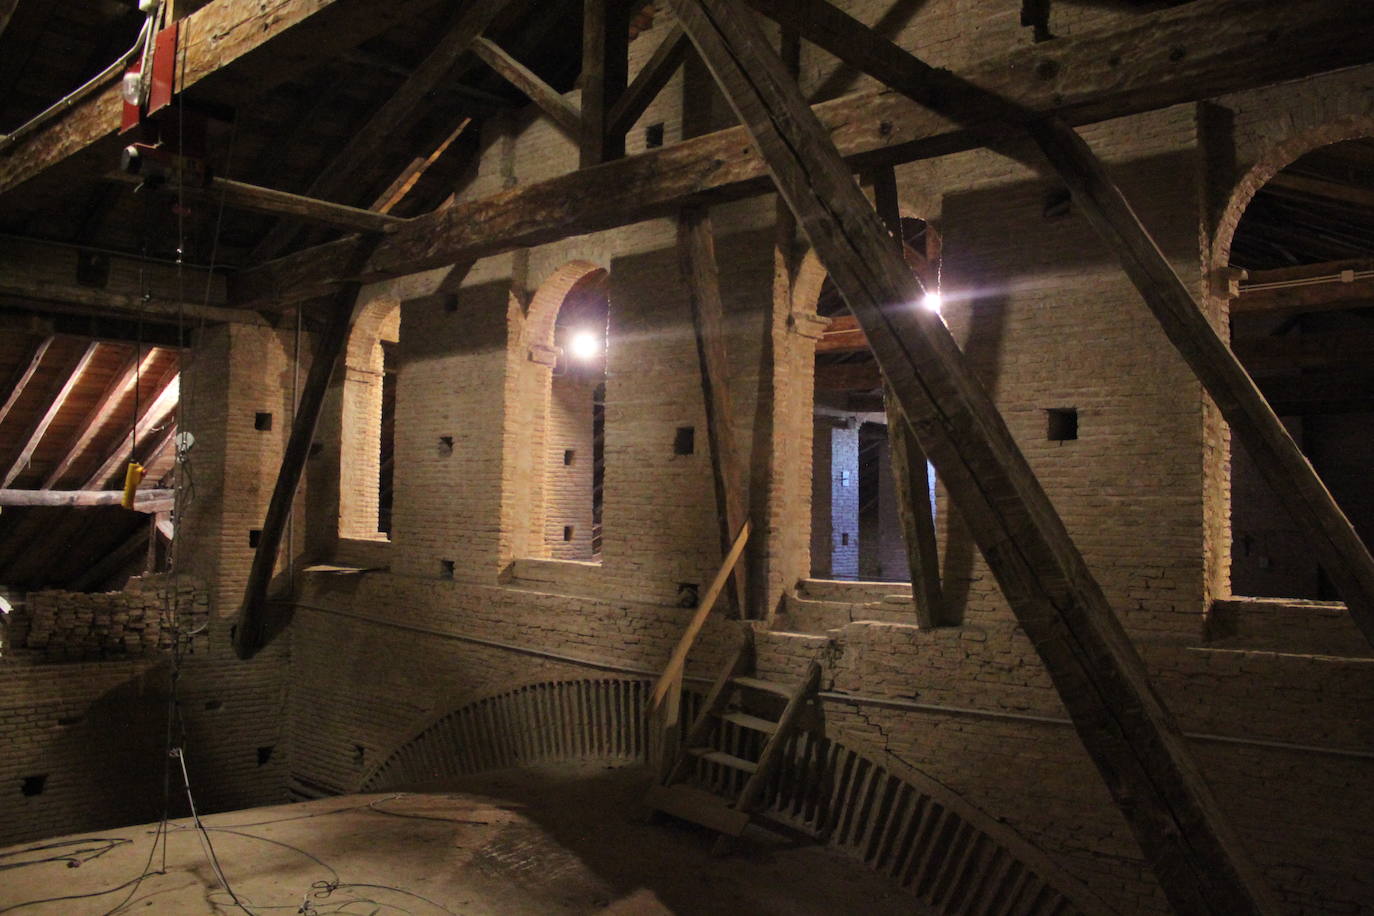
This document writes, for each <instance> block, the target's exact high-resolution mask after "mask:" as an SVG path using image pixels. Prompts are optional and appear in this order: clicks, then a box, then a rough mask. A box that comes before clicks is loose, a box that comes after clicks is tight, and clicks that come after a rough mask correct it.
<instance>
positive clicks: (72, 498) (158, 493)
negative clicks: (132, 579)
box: [0, 489, 176, 513]
mask: <svg viewBox="0 0 1374 916" xmlns="http://www.w3.org/2000/svg"><path fill="white" fill-rule="evenodd" d="M123 499H124V491H123V490H4V489H0V506H15V507H19V506H66V507H69V508H73V509H88V508H91V507H94V506H118V505H119V504H120V501H121V500H123ZM175 500H176V491H175V490H139V491H138V493H137V494H136V495H135V497H134V511H135V512H148V513H157V512H167V511H170V510H171V509H172V504H173V503H174V502H175Z"/></svg>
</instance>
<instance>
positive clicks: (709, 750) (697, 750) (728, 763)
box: [687, 747, 759, 773]
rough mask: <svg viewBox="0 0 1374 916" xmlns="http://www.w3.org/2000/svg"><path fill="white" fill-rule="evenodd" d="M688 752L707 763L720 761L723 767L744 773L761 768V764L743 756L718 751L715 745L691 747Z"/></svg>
mask: <svg viewBox="0 0 1374 916" xmlns="http://www.w3.org/2000/svg"><path fill="white" fill-rule="evenodd" d="M687 753H689V754H691V755H692V756H693V757H699V758H701V759H702V760H705V761H706V762H707V763H718V764H720V765H721V766H723V767H729V768H730V769H732V770H740V771H741V772H744V773H752V772H754V771H755V770H757V769H758V768H759V765H758V764H757V763H755V762H754V761H752V760H745V759H744V758H742V757H736V756H734V755H733V754H727V753H725V752H724V751H718V750H716V749H715V748H713V747H689V748H688V749H687Z"/></svg>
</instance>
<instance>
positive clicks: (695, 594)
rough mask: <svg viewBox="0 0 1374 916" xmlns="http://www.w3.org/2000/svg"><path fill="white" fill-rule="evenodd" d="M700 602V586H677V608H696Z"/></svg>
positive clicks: (684, 584) (692, 584)
mask: <svg viewBox="0 0 1374 916" xmlns="http://www.w3.org/2000/svg"><path fill="white" fill-rule="evenodd" d="M700 602H701V586H700V585H698V584H697V583H695V582H679V583H678V584H677V605H678V607H696V606H697V605H698V604H699V603H700Z"/></svg>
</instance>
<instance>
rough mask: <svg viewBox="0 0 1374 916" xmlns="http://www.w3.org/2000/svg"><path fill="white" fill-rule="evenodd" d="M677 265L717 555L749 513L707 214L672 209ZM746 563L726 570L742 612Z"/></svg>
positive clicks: (746, 611) (722, 305)
mask: <svg viewBox="0 0 1374 916" xmlns="http://www.w3.org/2000/svg"><path fill="white" fill-rule="evenodd" d="M677 250H678V265H679V268H680V270H681V272H682V279H683V282H684V283H685V284H686V287H687V298H688V300H689V302H690V303H691V307H692V329H693V331H694V335H695V337H696V343H697V362H698V364H699V365H700V367H701V393H702V400H703V401H704V403H705V406H706V433H707V438H708V440H709V442H710V448H711V479H712V482H713V483H714V484H715V490H716V521H717V527H718V529H719V534H720V553H721V556H728V555H729V553H730V547H731V545H732V544H734V542H735V537H736V535H737V534H738V533H739V532H740V530H741V529H743V527H744V523H745V521H746V520H747V519H748V517H749V504H748V501H747V500H746V498H745V485H746V482H745V477H744V468H743V465H742V463H741V461H740V450H739V444H738V443H737V442H736V441H735V429H734V416H735V411H734V402H733V400H732V399H731V397H730V360H729V358H728V356H727V355H726V352H725V303H724V302H723V301H722V299H721V294H720V273H719V271H718V270H717V267H716V243H715V236H714V233H713V232H712V228H711V214H710V213H709V212H708V211H706V210H699V209H695V208H692V209H687V210H684V211H682V213H680V214H679V215H678V222H677ZM746 578H747V577H746V565H744V564H741V565H737V566H735V569H734V572H733V573H732V574H731V586H732V587H731V589H730V596H731V603H732V604H733V605H734V607H735V612H736V613H737V614H738V615H739V616H740V617H741V618H748V617H750V616H751V614H750V613H749V600H748V589H747V587H746Z"/></svg>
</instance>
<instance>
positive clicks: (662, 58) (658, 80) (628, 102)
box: [606, 25, 692, 137]
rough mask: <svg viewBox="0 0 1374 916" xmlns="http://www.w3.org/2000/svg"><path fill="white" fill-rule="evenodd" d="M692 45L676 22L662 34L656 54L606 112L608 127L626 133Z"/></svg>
mask: <svg viewBox="0 0 1374 916" xmlns="http://www.w3.org/2000/svg"><path fill="white" fill-rule="evenodd" d="M691 49H692V43H691V42H690V41H688V40H687V35H686V33H684V32H683V31H682V26H680V25H675V26H673V29H672V31H671V32H669V33H668V34H667V35H665V36H663V41H662V42H660V43H659V46H658V48H657V49H655V50H654V53H653V56H651V57H650V58H649V59H648V60H647V61H646V62H645V63H644V66H643V67H642V68H640V71H639V73H638V74H636V75H635V78H634V80H633V81H632V82H631V83H630V85H629V87H628V88H627V89H626V90H625V91H624V92H623V93H621V95H620V98H619V99H617V100H616V103H615V105H613V106H612V107H611V111H610V113H609V114H608V115H607V116H606V120H607V121H608V122H609V125H610V126H609V127H607V130H608V131H610V132H611V133H613V134H616V135H618V136H621V137H623V136H625V134H626V133H627V132H628V131H629V129H630V128H631V127H634V124H635V122H636V121H638V120H639V119H640V118H641V117H642V116H643V115H644V112H645V111H646V110H647V109H648V107H649V104H650V103H651V102H653V100H654V99H655V98H656V97H657V96H658V94H659V93H660V92H662V91H663V87H664V86H666V85H668V80H670V79H672V78H673V74H674V73H676V72H677V69H678V67H681V66H682V62H683V61H685V60H686V59H687V52H688V51H690V50H691Z"/></svg>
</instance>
